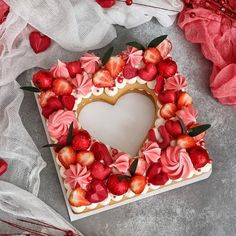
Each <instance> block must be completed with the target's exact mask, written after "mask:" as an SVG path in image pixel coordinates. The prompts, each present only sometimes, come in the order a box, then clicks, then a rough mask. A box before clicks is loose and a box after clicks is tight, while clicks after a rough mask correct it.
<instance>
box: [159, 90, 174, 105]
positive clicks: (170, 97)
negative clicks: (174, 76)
mask: <svg viewBox="0 0 236 236" xmlns="http://www.w3.org/2000/svg"><path fill="white" fill-rule="evenodd" d="M176 97H177V96H176V92H175V91H171V90H168V91H165V92H161V93H159V94H158V99H159V101H160V103H161V104H165V103H175V100H176Z"/></svg>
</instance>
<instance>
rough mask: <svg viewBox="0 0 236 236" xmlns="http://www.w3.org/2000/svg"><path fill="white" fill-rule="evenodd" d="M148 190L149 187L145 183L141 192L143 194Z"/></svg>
mask: <svg viewBox="0 0 236 236" xmlns="http://www.w3.org/2000/svg"><path fill="white" fill-rule="evenodd" d="M148 190H149V187H148V185H147V184H146V185H145V188H144V190H143V191H142V193H141V194H145V193H147V192H148Z"/></svg>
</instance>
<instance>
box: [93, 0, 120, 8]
mask: <svg viewBox="0 0 236 236" xmlns="http://www.w3.org/2000/svg"><path fill="white" fill-rule="evenodd" d="M96 2H97V3H98V4H99V5H100V6H101V7H102V8H111V7H112V6H114V5H115V4H116V0H96Z"/></svg>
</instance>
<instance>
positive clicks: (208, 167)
mask: <svg viewBox="0 0 236 236" xmlns="http://www.w3.org/2000/svg"><path fill="white" fill-rule="evenodd" d="M211 168H212V164H210V163H207V164H206V165H205V166H203V167H202V168H201V169H200V170H195V172H194V174H195V175H201V174H203V173H207V172H209V171H210V170H211Z"/></svg>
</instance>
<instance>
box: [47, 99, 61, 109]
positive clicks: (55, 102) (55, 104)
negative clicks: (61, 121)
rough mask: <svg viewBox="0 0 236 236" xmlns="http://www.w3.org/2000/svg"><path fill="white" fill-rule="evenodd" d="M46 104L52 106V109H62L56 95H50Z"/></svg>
mask: <svg viewBox="0 0 236 236" xmlns="http://www.w3.org/2000/svg"><path fill="white" fill-rule="evenodd" d="M47 106H50V107H51V108H53V111H58V110H61V109H64V106H63V104H62V103H61V101H60V100H59V99H58V98H57V97H51V98H49V99H48V102H47Z"/></svg>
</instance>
